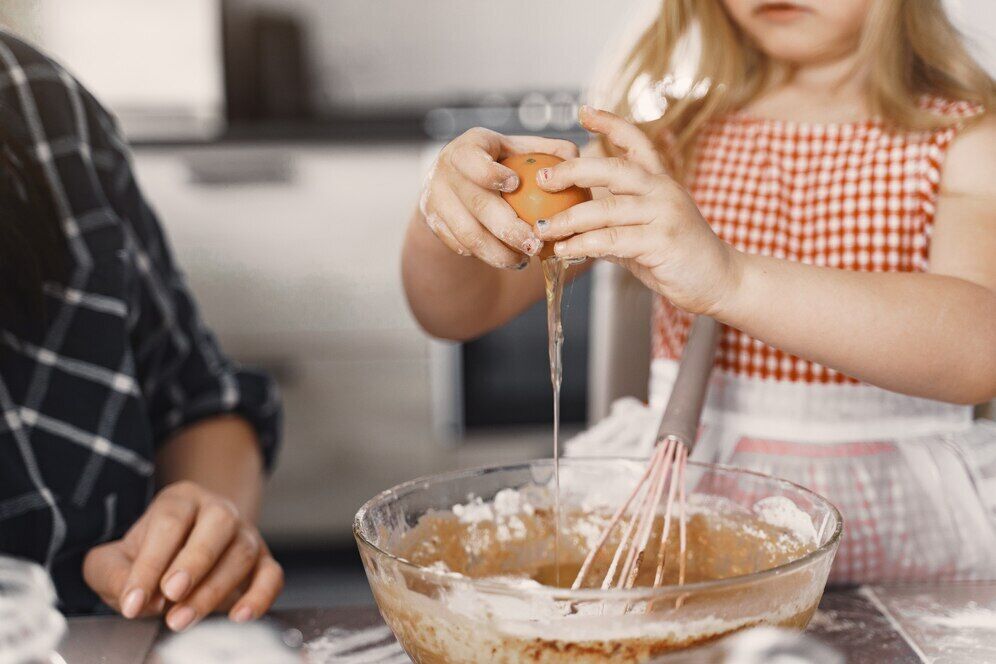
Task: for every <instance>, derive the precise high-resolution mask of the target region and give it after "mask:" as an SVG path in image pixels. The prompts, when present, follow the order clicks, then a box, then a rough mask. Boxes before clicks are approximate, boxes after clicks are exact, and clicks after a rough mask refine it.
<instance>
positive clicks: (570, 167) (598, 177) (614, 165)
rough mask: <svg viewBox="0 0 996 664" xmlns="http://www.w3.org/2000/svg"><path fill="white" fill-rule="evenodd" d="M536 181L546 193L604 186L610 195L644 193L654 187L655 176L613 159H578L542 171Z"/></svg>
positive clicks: (537, 175) (636, 166) (632, 164)
mask: <svg viewBox="0 0 996 664" xmlns="http://www.w3.org/2000/svg"><path fill="white" fill-rule="evenodd" d="M536 182H537V183H538V184H539V186H540V187H541V188H542V189H545V190H547V191H561V190H563V189H566V188H567V187H570V186H578V187H605V188H607V189H608V190H609V191H610V192H612V193H613V194H637V195H639V194H647V193H649V192H650V191H651V190H652V189H653V188H654V176H652V175H650V173H648V172H647V171H646V170H645V169H644V168H643V167H642V166H640V165H638V164H636V163H634V162H632V161H629V160H627V159H619V158H616V157H609V158H605V157H580V158H578V159H571V160H570V161H565V162H563V163H560V164H557V165H556V166H550V167H548V168H541V169H540V170H539V171H537V173H536Z"/></svg>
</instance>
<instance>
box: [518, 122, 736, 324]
mask: <svg viewBox="0 0 996 664" xmlns="http://www.w3.org/2000/svg"><path fill="white" fill-rule="evenodd" d="M581 122H582V124H583V125H584V126H585V128H587V129H588V130H589V131H593V132H597V133H600V134H604V135H605V136H606V138H607V139H608V140H609V142H611V143H612V144H613V145H615V146H616V147H618V148H619V149H620V150H621V152H622V153H623V154H624V155H625V156H624V157H622V158H580V159H572V160H569V161H566V162H564V163H562V164H558V165H557V166H553V167H551V168H548V169H543V170H541V171H540V172H539V174H538V176H537V177H538V180H539V184H540V186H541V187H542V188H543V189H547V190H549V191H560V190H561V189H564V188H565V187H569V186H571V185H577V186H580V187H604V188H606V189H608V190H609V195H607V196H603V197H601V198H596V199H595V200H593V201H590V202H587V203H580V204H578V205H575V206H574V207H572V208H570V209H568V210H565V211H564V212H561V213H559V214H557V215H554V216H553V217H551V218H550V219H548V220H546V223H544V222H543V221H541V222H539V223H538V224H537V227H536V228H537V234H538V235H539V237H540V239H541V240H543V241H554V240H561V238H567V239H564V240H561V241H559V242H557V244H556V245H555V246H554V251H555V252H556V254H557V255H558V256H560V257H563V258H582V257H598V258H606V259H607V260H610V261H612V262H615V263H619V264H620V265H623V266H625V267H626V268H627V269H629V270H630V271H631V272H632V273H633V274H634V275H636V276H637V277H638V278H639V279H640V280H641V281H643V283H645V284H646V285H647V286H648V287H649V288H651V289H653V290H655V291H657V292H658V293H660V294H662V295H664V296H665V297H667V298H668V299H669V300H671V301H672V302H673V303H674V304H675V305H677V306H679V307H681V308H682V309H685V310H686V311H690V312H692V313H705V314H715V313H717V312H718V311H719V310H720V309H721V302H722V301H723V299H724V298H725V297H726V296H727V295H728V294H729V293H730V292H731V291H732V290H733V289H734V288H735V287H736V284H737V283H738V282H739V256H740V255H741V254H740V253H739V252H737V251H736V250H735V249H734V248H733V247H731V246H730V245H728V244H727V243H725V242H723V241H722V240H720V239H719V237H717V236H716V234H715V233H713V231H712V229H711V228H710V227H709V224H708V223H707V222H706V221H705V219H703V217H702V215H701V213H699V210H698V208H697V207H696V206H695V203H694V201H692V198H691V197H690V196H689V195H688V193H687V192H686V191H685V190H684V189H683V188H682V187H681V186H679V185H678V184H677V183H676V182H675V181H674V180H672V179H671V178H670V177H668V176H667V175H666V174H665V172H664V166H663V164H662V163H661V160H660V157H659V156H658V153H657V151H656V149H655V148H654V146H653V143H652V142H651V141H650V139H649V138H647V136H646V135H645V134H644V133H643V132H642V131H641V130H640V129H638V128H637V127H635V126H633V125H632V124H630V123H628V122H626V121H625V120H623V119H622V118H620V117H618V116H616V115H613V114H612V113H608V112H605V111H596V110H594V109H590V108H588V107H583V108H582V112H581ZM569 236H573V237H569Z"/></svg>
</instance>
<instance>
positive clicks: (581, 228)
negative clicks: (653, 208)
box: [536, 196, 649, 242]
mask: <svg viewBox="0 0 996 664" xmlns="http://www.w3.org/2000/svg"><path fill="white" fill-rule="evenodd" d="M647 217H648V215H647V212H646V208H645V206H643V205H640V202H639V199H638V198H637V197H634V196H605V197H603V198H598V199H595V200H593V201H588V202H586V203H578V204H577V205H574V206H572V207H570V208H568V209H566V210H564V211H563V212H559V213H557V214H555V215H554V216H552V217H550V218H549V219H546V220H544V221H541V222H539V223H538V224H536V229H537V231H538V232H539V236H540V239H541V240H543V241H544V242H549V241H551V240H559V239H560V238H564V237H567V236H569V235H576V234H577V233H586V232H588V231H593V230H596V229H598V228H605V227H607V226H628V225H640V224H646V223H647V222H648V221H649V219H648V218H647Z"/></svg>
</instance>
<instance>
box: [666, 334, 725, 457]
mask: <svg viewBox="0 0 996 664" xmlns="http://www.w3.org/2000/svg"><path fill="white" fill-rule="evenodd" d="M720 327H721V326H720V324H719V323H717V322H716V321H715V320H713V319H712V318H710V317H709V316H697V317H696V318H695V322H693V323H692V329H691V331H690V332H689V333H688V341H687V342H686V343H685V351H684V352H683V353H682V355H681V362H680V363H679V364H678V376H677V377H676V378H675V380H674V387H673V388H672V390H671V397H670V398H669V399H668V402H667V407H666V408H665V409H664V415H663V416H662V417H661V423H660V428H659V429H658V430H657V440H659V441H660V440H664V439H665V438H668V437H672V438H677V439H678V440H680V441H681V442H682V443H684V444H685V446H686V447H687V448H688V449H689V451H690V450H691V448H692V445H694V444H695V438H696V435H697V434H698V429H699V418H701V416H702V406H703V405H704V404H705V396H706V390H707V389H708V387H709V376H710V374H712V365H713V361H714V359H715V357H716V344H717V343H719V332H720Z"/></svg>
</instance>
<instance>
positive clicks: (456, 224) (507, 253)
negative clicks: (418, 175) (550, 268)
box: [437, 182, 539, 269]
mask: <svg viewBox="0 0 996 664" xmlns="http://www.w3.org/2000/svg"><path fill="white" fill-rule="evenodd" d="M467 185H468V187H467V189H468V190H465V191H463V192H460V193H458V192H454V191H453V190H451V189H441V190H440V191H439V202H438V206H439V207H438V208H437V210H438V212H439V215H440V216H441V217H443V219H445V221H446V225H447V227H449V229H450V231H452V233H453V236H454V238H455V239H456V240H457V242H459V243H460V245H461V246H463V247H466V248H467V250H468V251H469V252H470V253H471V254H473V255H474V256H477V257H478V258H480V259H481V260H482V261H484V262H485V263H487V264H488V265H491V266H492V267H497V268H505V269H509V268H516V267H518V266H520V265H522V264H523V263H524V261H527V260H528V257H526V256H524V255H523V254H520V253H518V252H516V251H513V250H512V249H510V248H509V247H508V246H506V244H507V243H503V242H502V241H501V240H499V238H498V237H495V234H494V232H493V231H491V230H489V229H488V228H486V227H485V226H483V225H482V224H483V223H484V222H483V220H481V218H482V217H484V216H486V217H488V220H489V222H490V223H491V224H492V225H497V224H498V221H497V220H496V219H494V218H493V217H492V216H491V215H492V210H493V208H492V209H486V208H487V207H488V206H489V205H490V204H491V203H490V201H493V202H494V203H495V204H499V205H505V206H506V207H508V205H507V204H506V203H505V202H504V201H502V200H501V198H499V197H498V196H496V195H495V194H494V193H492V192H489V191H486V190H484V189H480V188H479V187H476V186H475V185H472V184H470V183H469V182H468V183H467ZM470 187H473V190H469V189H470ZM461 193H462V194H463V195H461ZM509 211H510V214H511V215H512V216H513V217H514V216H515V213H514V212H511V208H509ZM499 214H500V213H499ZM479 220H480V221H479ZM520 223H523V224H525V222H520ZM527 226H528V225H527ZM536 242H539V240H538V239H537V240H536Z"/></svg>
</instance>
